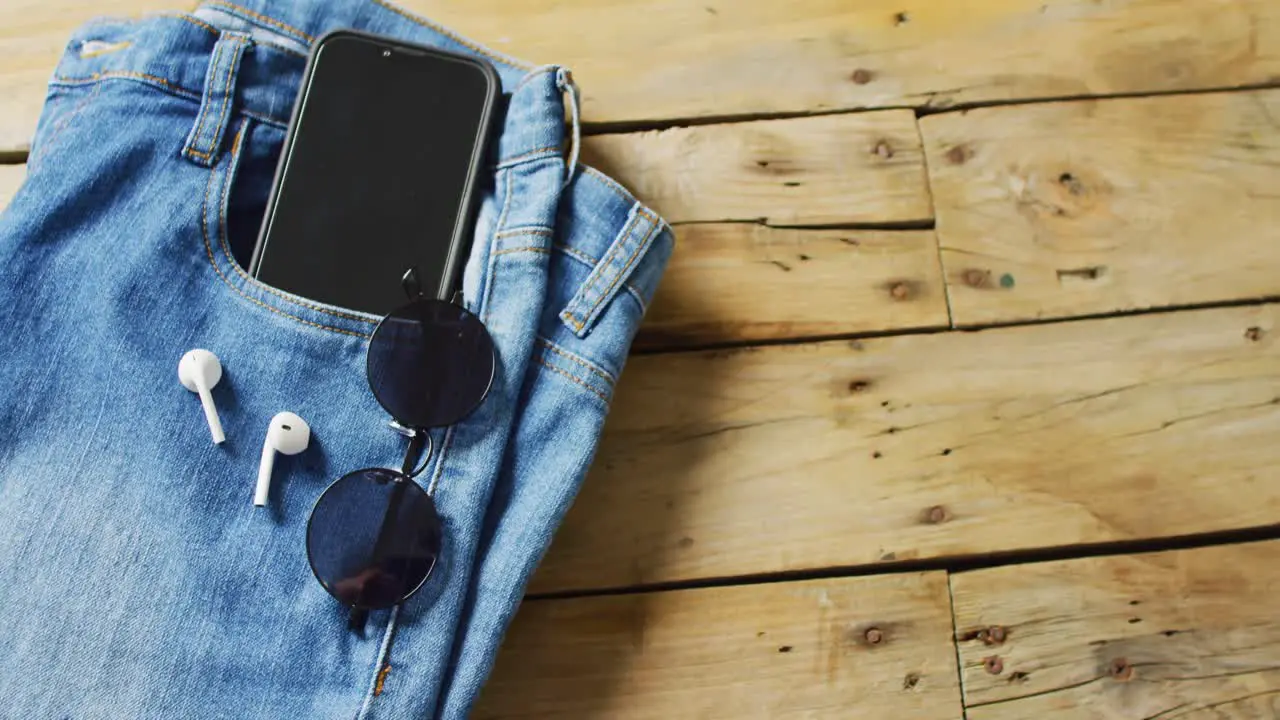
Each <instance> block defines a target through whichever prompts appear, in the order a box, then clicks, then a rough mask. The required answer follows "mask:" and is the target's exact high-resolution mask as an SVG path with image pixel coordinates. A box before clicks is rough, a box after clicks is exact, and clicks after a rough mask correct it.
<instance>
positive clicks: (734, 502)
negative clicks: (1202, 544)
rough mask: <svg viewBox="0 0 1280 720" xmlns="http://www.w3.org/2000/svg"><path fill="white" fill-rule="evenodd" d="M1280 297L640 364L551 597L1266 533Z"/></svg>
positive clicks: (590, 482) (1277, 501) (1274, 491)
mask: <svg viewBox="0 0 1280 720" xmlns="http://www.w3.org/2000/svg"><path fill="white" fill-rule="evenodd" d="M1277 333H1280V306H1276V305H1269V306H1260V307H1250V308H1232V309H1219V310H1204V311H1195V312H1183V313H1177V314H1170V315H1146V316H1134V317H1125V318H1112V319H1107V320H1092V321H1081V322H1074V323H1058V324H1052V325H1037V326H1028V327H1017V328H1004V329H999V330H987V331H983V332H947V333H938V334H932V335H911V336H902V337H891V338H879V339H872V340H862V341H839V342H827V343H814V344H807V345H795V346H774V347H764V348H759V347H757V348H744V349H735V350H731V351H714V352H702V353H686V354H674V355H659V356H641V357H636V358H633V359H632V360H631V361H630V362H629V363H628V366H627V371H626V373H625V374H624V375H623V378H622V381H621V383H620V385H619V388H618V392H617V396H616V399H615V403H614V408H613V410H612V411H611V413H610V416H609V420H608V422H607V423H606V431H605V437H604V439H603V442H602V447H601V449H600V451H599V453H598V455H597V458H596V460H595V463H594V465H593V466H592V472H591V475H590V477H588V478H587V481H586V484H585V486H584V487H583V489H582V492H581V495H580V496H579V498H578V501H577V503H576V505H575V506H574V508H573V509H572V510H571V511H570V513H569V514H568V517H567V518H566V521H565V524H564V525H563V527H562V528H561V530H560V532H559V534H558V535H557V537H556V540H555V542H554V543H553V547H552V549H551V551H550V553H549V554H548V556H547V558H546V560H545V561H544V563H543V566H542V568H541V569H540V570H539V572H538V573H537V575H535V579H534V588H535V590H536V591H540V592H546V591H552V590H567V589H581V588H600V587H623V586H633V585H637V584H645V583H656V582H666V581H676V580H690V579H695V578H717V577H732V576H741V575H751V574H756V573H775V572H782V571H791V570H803V569H813V568H829V567H845V566H860V565H868V564H875V563H891V562H894V561H902V560H912V559H919V558H937V557H950V556H958V555H969V554H976V553H991V552H1002V551H1011V550H1020V549H1026V548H1043V547H1055V546H1069V545H1074V544H1077V543H1092V542H1104V541H1115V540H1131V539H1136V538H1156V537H1166V536H1174V535H1184V534H1191V533H1199V532H1206V531H1213V530H1225V529H1230V528H1244V527H1254V526H1265V525H1270V524H1271V523H1274V522H1276V518H1277V517H1278V516H1280V469H1277V468H1280V445H1278V444H1277V443H1276V442H1275V438H1276V437H1277V434H1278V433H1280V400H1278V399H1280V373H1277V371H1276V368H1277V367H1280V365H1278V364H1277V363H1278V362H1280V344H1278V343H1277V339H1278V336H1277Z"/></svg>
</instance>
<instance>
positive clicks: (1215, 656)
mask: <svg viewBox="0 0 1280 720" xmlns="http://www.w3.org/2000/svg"><path fill="white" fill-rule="evenodd" d="M1278 556H1280V542H1265V543H1254V544H1246V545H1227V546H1223V547H1211V548H1204V549H1199V550H1184V551H1178V552H1164V553H1157V554H1150V555H1127V556H1120V557H1102V558H1090V559H1083V560H1068V561H1065V562H1053V563H1042V564H1036V565H1013V566H1008V567H1001V568H995V569H991V570H979V571H975V572H968V573H961V574H959V575H955V576H953V577H952V589H953V591H954V599H955V613H956V625H957V628H958V629H959V631H960V637H961V638H963V639H962V640H961V641H960V643H959V646H960V660H961V665H962V668H963V674H964V692H965V704H966V706H967V708H968V710H967V715H968V717H969V718H970V720H1004V719H1006V718H1007V719H1009V720H1015V719H1017V720H1020V719H1021V718H1068V717H1069V718H1098V719H1099V720H1102V719H1104V718H1108V719H1109V718H1161V719H1162V720H1173V718H1180V719H1182V720H1188V719H1190V718H1204V719H1206V720H1207V719H1208V718H1241V719H1243V718H1262V717H1268V718H1274V717H1277V716H1278V715H1280V619H1277V614H1276V594H1277V591H1280V565H1277V563H1276V558H1277V557H1278ZM993 627H998V628H1000V630H999V631H997V635H996V636H994V637H996V638H997V639H998V638H999V637H1000V633H1003V637H1004V641H1003V642H996V641H995V640H993V639H992V638H993V636H992V634H991V630H990V629H991V628H993ZM983 630H986V631H987V632H986V633H985V634H981V635H980V633H981V632H982V631H983Z"/></svg>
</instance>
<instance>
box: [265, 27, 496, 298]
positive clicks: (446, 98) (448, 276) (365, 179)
mask: <svg viewBox="0 0 1280 720" xmlns="http://www.w3.org/2000/svg"><path fill="white" fill-rule="evenodd" d="M498 93H499V81H498V76H497V74H496V73H495V72H494V70H493V67H492V66H491V65H489V64H488V63H486V62H485V61H483V60H481V59H479V58H473V57H467V56H464V55H458V54H454V53H449V52H444V51H441V50H436V49H434V48H427V47H420V46H417V45H411V44H408V43H405V42H403V41H400V40H394V39H391V38H385V37H378V36H376V35H368V34H365V33H358V32H354V31H349V30H340V31H336V32H333V33H330V34H328V35H325V36H324V37H323V38H321V39H320V41H319V42H318V43H317V44H316V46H315V47H314V48H313V50H312V52H311V58H310V60H309V62H308V64H307V71H306V76H305V78H304V79H303V83H302V89H301V90H300V92H299V94H298V99H297V101H296V103H295V104H294V108H293V118H292V120H291V121H290V123H289V132H288V135H287V137H286V139H285V143H284V149H283V152H282V154H281V157H280V164H279V166H278V167H277V169H276V176H275V182H274V185H273V188H272V191H271V196H270V199H269V200H268V202H267V209H266V215H265V217H264V218H263V223H262V227H261V230H260V232H259V235H258V242H257V245H256V246H255V247H254V252H253V258H252V261H251V262H250V266H249V271H250V273H252V274H253V275H254V276H255V277H257V278H258V279H259V280H261V281H262V282H264V283H266V284H268V285H272V286H275V287H276V288H279V289H281V290H285V291H287V292H290V293H294V294H295V295H300V296H302V297H305V298H308V299H311V300H316V301H319V302H322V303H326V304H329V305H336V306H339V307H344V308H350V309H353V310H360V311H363V312H367V313H372V314H375V315H385V314H387V313H390V312H391V311H392V310H394V309H395V308H397V307H399V306H401V305H403V304H405V303H406V302H408V298H406V296H405V290H404V288H403V285H402V282H401V280H402V278H403V277H404V275H405V273H406V272H407V271H408V270H409V269H410V268H415V269H416V272H417V280H418V283H419V285H420V287H421V292H422V294H423V295H427V296H429V297H435V298H438V299H442V300H450V299H452V297H453V295H454V293H455V291H456V290H457V288H458V287H459V281H460V276H461V271H462V268H463V266H464V265H465V264H466V257H467V253H468V252H469V250H470V238H471V231H472V220H473V214H474V211H475V202H476V199H477V196H478V194H479V193H478V191H477V184H478V182H479V180H478V179H479V177H480V176H481V175H482V173H483V168H484V162H485V153H486V148H487V145H488V142H489V135H490V131H491V127H492V124H493V123H492V117H493V114H494V107H495V104H496V103H497V99H498Z"/></svg>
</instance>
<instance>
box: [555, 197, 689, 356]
mask: <svg viewBox="0 0 1280 720" xmlns="http://www.w3.org/2000/svg"><path fill="white" fill-rule="evenodd" d="M663 227H665V226H664V225H663V223H662V220H660V219H659V218H658V216H657V215H655V214H653V212H652V211H651V210H649V209H648V208H646V207H645V206H643V205H641V204H640V203H636V204H634V205H632V206H631V212H630V213H628V214H627V222H626V224H625V225H623V226H622V231H621V232H619V233H618V236H617V237H615V238H614V239H613V243H612V244H611V245H610V246H609V251H608V252H607V253H605V256H604V257H603V258H601V259H600V262H597V263H596V266H595V267H594V268H592V270H591V273H590V274H589V275H587V279H586V280H584V281H583V283H582V287H580V288H578V292H577V293H575V294H574V296H573V298H572V299H571V300H569V304H568V305H566V306H565V308H564V310H561V311H560V320H561V321H562V322H563V323H564V324H565V326H566V327H568V328H569V329H570V330H572V331H573V334H574V335H577V336H578V337H580V338H584V337H586V336H587V334H588V333H590V332H591V328H592V327H593V326H594V325H595V323H596V320H599V319H600V316H601V315H602V314H603V313H604V311H605V308H607V307H608V306H609V301H611V300H613V298H614V296H615V295H617V294H618V292H619V290H620V289H621V288H622V287H623V286H624V285H625V284H626V282H627V280H628V279H630V277H631V273H633V272H635V269H636V266H637V265H639V264H640V261H641V260H642V259H643V258H644V256H645V253H647V252H648V250H649V246H651V245H653V239H654V238H655V237H657V236H658V234H659V233H661V232H662V229H663Z"/></svg>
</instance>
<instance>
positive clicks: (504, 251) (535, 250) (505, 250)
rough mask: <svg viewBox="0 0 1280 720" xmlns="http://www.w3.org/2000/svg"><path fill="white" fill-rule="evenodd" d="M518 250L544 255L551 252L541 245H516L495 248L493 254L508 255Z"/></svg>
mask: <svg viewBox="0 0 1280 720" xmlns="http://www.w3.org/2000/svg"><path fill="white" fill-rule="evenodd" d="M518 252H533V253H543V254H544V255H550V254H551V251H550V250H548V249H546V248H542V247H517V248H503V249H501V250H495V251H494V253H493V256H494V257H498V256H499V255H510V254H512V253H518Z"/></svg>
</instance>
